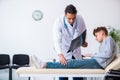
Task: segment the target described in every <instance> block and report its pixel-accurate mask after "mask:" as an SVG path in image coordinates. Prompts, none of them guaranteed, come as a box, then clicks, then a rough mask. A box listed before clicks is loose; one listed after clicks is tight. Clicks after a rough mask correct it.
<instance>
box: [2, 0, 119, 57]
mask: <svg viewBox="0 0 120 80" xmlns="http://www.w3.org/2000/svg"><path fill="white" fill-rule="evenodd" d="M68 4H73V5H74V6H76V8H77V10H78V14H80V15H82V17H83V19H84V21H85V23H86V27H87V31H88V32H87V33H88V35H87V42H88V44H89V45H88V47H87V48H82V52H83V53H90V52H96V51H97V49H98V46H99V44H98V43H97V42H96V41H95V39H94V36H93V35H92V31H93V28H94V27H97V26H101V25H104V26H113V27H115V28H119V29H120V0H0V54H1V53H6V54H10V55H11V56H12V55H13V54H17V53H27V54H32V53H33V54H38V55H39V56H40V58H41V59H52V58H57V54H56V53H55V51H54V45H53V32H52V30H53V23H54V21H55V19H56V18H57V17H58V16H60V15H62V14H64V9H65V6H66V5H68ZM35 10H40V11H42V13H43V17H42V19H41V20H38V21H36V20H34V19H33V16H32V14H33V12H34V11H35Z"/></svg>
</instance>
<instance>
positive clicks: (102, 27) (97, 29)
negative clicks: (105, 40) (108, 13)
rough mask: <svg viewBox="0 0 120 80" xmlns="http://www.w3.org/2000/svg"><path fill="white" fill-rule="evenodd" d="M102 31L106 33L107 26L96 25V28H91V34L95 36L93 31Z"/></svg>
mask: <svg viewBox="0 0 120 80" xmlns="http://www.w3.org/2000/svg"><path fill="white" fill-rule="evenodd" d="M100 31H103V32H104V33H105V35H108V31H107V28H106V27H104V26H100V27H97V28H96V29H94V30H93V35H94V36H95V33H97V32H100Z"/></svg>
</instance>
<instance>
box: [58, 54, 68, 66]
mask: <svg viewBox="0 0 120 80" xmlns="http://www.w3.org/2000/svg"><path fill="white" fill-rule="evenodd" d="M58 56H59V60H60V63H61V64H63V65H66V64H67V61H66V58H65V57H64V55H63V54H59V55H58Z"/></svg>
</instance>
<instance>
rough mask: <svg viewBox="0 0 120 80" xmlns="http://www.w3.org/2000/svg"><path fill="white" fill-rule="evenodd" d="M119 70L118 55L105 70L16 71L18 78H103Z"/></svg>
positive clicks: (22, 69)
mask: <svg viewBox="0 0 120 80" xmlns="http://www.w3.org/2000/svg"><path fill="white" fill-rule="evenodd" d="M111 69H112V70H119V69H120V54H117V55H116V58H115V59H114V60H113V61H112V62H111V63H110V64H109V65H108V66H107V67H106V68H105V69H36V68H35V67H21V68H19V69H17V70H16V73H17V74H18V76H19V77H36V76H39V77H40V76H47V77H48V76H50V77H103V78H104V77H105V75H106V74H107V73H108V72H109V70H111Z"/></svg>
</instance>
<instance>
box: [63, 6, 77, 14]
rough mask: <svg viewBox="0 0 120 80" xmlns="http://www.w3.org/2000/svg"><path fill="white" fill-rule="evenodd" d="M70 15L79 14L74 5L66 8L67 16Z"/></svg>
mask: <svg viewBox="0 0 120 80" xmlns="http://www.w3.org/2000/svg"><path fill="white" fill-rule="evenodd" d="M67 13H70V14H77V10H76V7H75V6H73V5H72V4H70V5H68V6H66V8H65V14H67Z"/></svg>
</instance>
